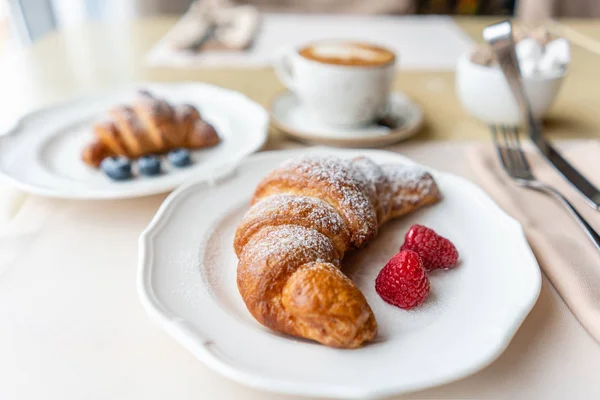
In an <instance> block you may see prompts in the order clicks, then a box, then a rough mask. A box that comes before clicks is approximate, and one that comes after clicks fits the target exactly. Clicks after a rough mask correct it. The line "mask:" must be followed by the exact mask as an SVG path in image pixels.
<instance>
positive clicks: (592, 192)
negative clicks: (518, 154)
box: [529, 121, 600, 210]
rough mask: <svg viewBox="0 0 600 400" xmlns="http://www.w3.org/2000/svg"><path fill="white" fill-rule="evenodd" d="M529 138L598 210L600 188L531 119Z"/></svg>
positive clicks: (599, 206) (599, 207)
mask: <svg viewBox="0 0 600 400" xmlns="http://www.w3.org/2000/svg"><path fill="white" fill-rule="evenodd" d="M529 127H530V131H529V138H530V139H531V141H532V142H533V144H534V145H535V147H536V148H537V149H538V150H539V152H540V153H541V154H542V156H544V158H545V159H546V160H547V161H548V162H549V163H550V165H552V166H553V167H554V169H555V170H556V171H558V173H560V174H561V175H562V176H563V178H565V179H566V180H567V181H568V182H569V183H570V184H571V185H572V186H573V187H574V188H575V189H577V191H578V192H579V193H581V195H582V196H583V197H584V198H585V200H586V201H587V203H588V204H589V205H590V206H591V207H592V208H595V209H596V210H599V209H600V190H598V189H597V188H596V186H594V185H593V184H592V183H591V182H590V181H588V180H587V179H586V178H585V177H584V176H583V175H581V173H580V172H579V171H577V170H576V169H575V168H574V167H573V166H572V165H571V164H570V163H569V162H568V161H567V160H565V158H564V157H563V156H562V155H561V154H560V153H559V152H558V150H556V149H555V148H554V147H553V146H552V145H551V144H550V142H549V141H547V140H546V139H544V138H543V137H542V134H541V131H540V129H539V127H538V124H537V122H535V121H530V123H529Z"/></svg>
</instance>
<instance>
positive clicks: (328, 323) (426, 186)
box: [234, 156, 441, 348]
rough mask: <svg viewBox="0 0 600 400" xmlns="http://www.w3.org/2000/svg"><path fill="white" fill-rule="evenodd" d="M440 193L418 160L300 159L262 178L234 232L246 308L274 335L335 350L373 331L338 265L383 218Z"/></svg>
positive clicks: (364, 303) (369, 315) (356, 343)
mask: <svg viewBox="0 0 600 400" xmlns="http://www.w3.org/2000/svg"><path fill="white" fill-rule="evenodd" d="M440 198H441V196H440V192H439V190H438V187H437V185H436V183H435V181H434V179H433V177H432V176H431V174H429V173H428V172H426V171H424V170H423V169H422V168H420V167H417V166H406V165H400V164H397V165H396V164H386V165H381V166H380V165H378V164H376V163H375V162H373V161H371V160H370V159H368V158H365V157H361V158H357V159H354V160H344V159H340V158H336V157H314V156H313V157H302V158H299V159H293V160H290V161H288V162H286V163H284V164H283V165H281V166H280V167H278V168H276V169H275V170H274V171H272V172H271V173H270V174H268V175H267V176H266V177H265V178H263V179H262V181H261V182H260V183H259V184H258V186H257V187H256V190H255V193H254V196H253V198H252V201H251V208H250V209H249V210H248V212H247V213H246V215H245V216H244V217H243V219H242V222H241V223H240V225H239V226H238V228H237V231H236V234H235V239H234V249H235V252H236V254H237V256H238V259H239V262H238V267H237V285H238V289H239V292H240V294H241V296H242V299H243V300H244V302H245V304H246V306H247V308H248V310H249V311H250V313H251V314H252V315H253V317H254V318H255V319H256V320H257V321H258V322H260V323H261V324H262V325H264V326H266V327H268V328H270V329H272V330H274V331H278V332H282V333H286V334H289V335H293V336H298V337H302V338H306V339H311V340H315V341H317V342H320V343H322V344H324V345H327V346H332V347H338V348H355V347H360V346H361V345H363V344H364V343H365V342H368V341H370V340H372V339H373V338H374V337H375V336H376V334H377V322H376V320H375V316H374V315H373V312H372V310H371V308H370V307H369V305H368V304H367V301H366V299H365V297H364V296H363V294H362V293H361V292H360V291H359V289H358V288H357V287H356V286H355V285H354V283H353V282H352V281H351V280H350V279H349V278H348V277H346V276H345V275H344V274H343V273H342V272H341V270H340V267H341V260H342V258H343V257H344V254H346V252H347V251H348V250H350V249H351V248H357V249H358V248H361V247H364V246H365V245H366V244H367V243H368V242H369V241H371V240H372V239H373V238H374V237H375V235H376V234H377V228H378V226H380V225H381V224H383V223H384V222H386V221H388V220H390V219H392V218H396V217H400V216H402V215H405V214H407V213H410V212H412V211H415V210H417V209H418V208H420V207H423V206H425V205H429V204H433V203H436V202H437V201H439V200H440Z"/></svg>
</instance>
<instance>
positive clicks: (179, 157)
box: [167, 149, 192, 168]
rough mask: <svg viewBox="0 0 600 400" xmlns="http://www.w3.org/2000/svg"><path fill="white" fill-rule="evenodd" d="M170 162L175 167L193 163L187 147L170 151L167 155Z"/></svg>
mask: <svg viewBox="0 0 600 400" xmlns="http://www.w3.org/2000/svg"><path fill="white" fill-rule="evenodd" d="M167 158H168V159H169V162H170V163H171V164H173V165H174V166H175V167H178V168H181V167H187V166H188V165H190V164H191V163H192V159H191V158H190V152H189V150H187V149H175V150H172V151H170V152H169V154H168V155H167Z"/></svg>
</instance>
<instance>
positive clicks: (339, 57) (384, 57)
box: [300, 42, 394, 65]
mask: <svg viewBox="0 0 600 400" xmlns="http://www.w3.org/2000/svg"><path fill="white" fill-rule="evenodd" d="M300 54H302V55H303V56H305V57H307V58H311V59H313V60H316V61H321V62H325V63H334V64H349V65H379V64H385V63H388V62H390V61H392V60H394V54H393V53H392V52H390V51H388V50H386V49H383V48H381V47H377V46H372V45H368V44H361V43H352V42H340V43H337V42H325V43H317V44H313V45H311V46H308V47H306V48H304V49H303V50H301V51H300Z"/></svg>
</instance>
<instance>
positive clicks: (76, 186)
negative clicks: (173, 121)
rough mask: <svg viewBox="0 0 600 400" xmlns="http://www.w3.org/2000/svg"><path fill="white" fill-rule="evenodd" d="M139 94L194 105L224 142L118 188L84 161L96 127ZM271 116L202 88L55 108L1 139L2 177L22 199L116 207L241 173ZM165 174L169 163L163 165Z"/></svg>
mask: <svg viewBox="0 0 600 400" xmlns="http://www.w3.org/2000/svg"><path fill="white" fill-rule="evenodd" d="M137 89H148V90H150V91H151V92H152V93H155V94H156V95H157V96H159V97H163V98H165V99H167V100H168V101H169V102H172V103H190V104H193V105H195V106H196V107H198V109H199V110H200V112H201V113H202V115H203V117H204V118H205V119H206V120H207V121H208V122H210V123H211V124H213V125H214V126H215V128H216V129H217V131H218V132H219V134H220V135H221V137H222V139H223V140H222V142H221V143H220V144H219V145H218V146H216V147H213V148H210V149H205V150H198V151H194V152H192V158H193V160H194V163H193V165H192V166H190V167H188V168H182V169H173V170H170V171H168V173H165V174H162V175H161V176H158V177H136V178H135V179H132V180H129V181H125V182H114V181H111V180H110V179H108V178H107V177H106V176H105V175H104V174H103V173H102V172H100V171H98V170H96V169H94V168H90V167H88V166H87V165H85V164H84V163H83V162H82V161H81V150H82V149H83V147H84V146H85V145H86V144H87V143H88V142H89V141H90V140H91V139H92V137H93V136H92V129H91V127H92V124H93V122H94V121H96V120H98V119H102V118H103V117H104V116H105V115H106V112H107V110H108V108H110V107H111V106H114V105H116V104H123V103H128V102H131V101H132V100H133V98H134V96H135V92H136V90H137ZM268 119H269V118H268V114H267V112H266V111H265V109H264V108H263V107H261V106H260V105H259V104H257V103H255V102H254V101H252V100H250V99H249V98H247V97H245V96H244V95H242V94H240V93H237V92H233V91H231V90H226V89H222V88H219V87H216V86H211V85H206V84H202V83H176V84H159V83H142V84H136V85H132V86H129V87H124V88H121V89H117V90H112V91H108V92H105V93H100V94H97V95H94V96H89V97H85V98H81V99H76V100H72V101H69V102H67V103H63V104H57V105H54V106H51V107H48V108H45V109H42V110H39V111H36V112H33V113H31V114H28V115H26V116H25V117H23V118H22V119H21V120H20V121H19V123H18V124H17V126H16V127H15V128H14V129H13V130H12V132H10V133H9V134H8V135H6V136H2V137H0V176H4V177H5V178H7V179H8V180H9V181H12V182H13V183H14V184H15V185H16V186H18V187H19V188H21V189H22V190H24V191H27V192H30V193H34V194H39V195H44V196H50V197H62V198H80V199H110V198H112V199H114V198H127V197H138V196H146V195H151V194H156V193H162V192H166V191H169V190H172V189H174V188H175V187H177V186H178V185H180V184H181V183H183V182H185V181H186V180H190V179H194V178H195V177H196V176H197V175H198V174H202V173H203V172H205V171H207V170H216V169H219V168H226V167H227V166H231V165H235V164H236V163H237V162H239V161H240V160H241V159H242V158H243V157H245V156H247V155H248V154H250V153H253V152H254V151H256V150H258V149H259V148H260V147H262V145H263V144H264V142H265V140H266V138H267V128H268ZM164 165H165V166H166V163H164Z"/></svg>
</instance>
